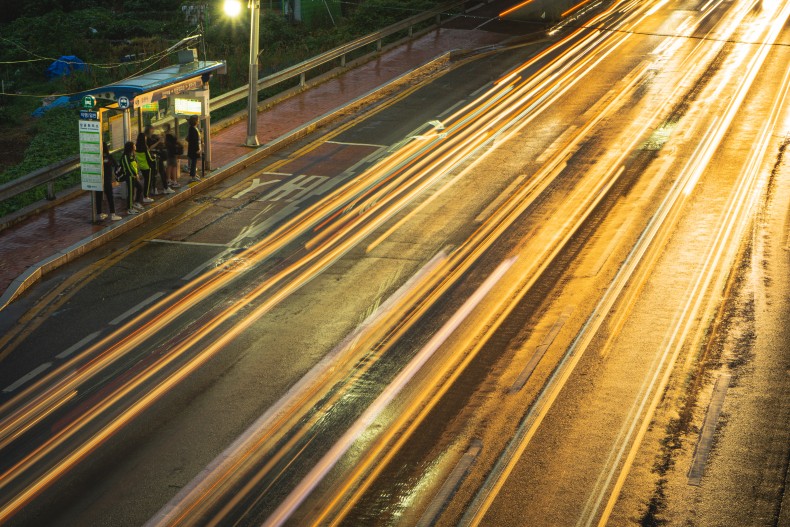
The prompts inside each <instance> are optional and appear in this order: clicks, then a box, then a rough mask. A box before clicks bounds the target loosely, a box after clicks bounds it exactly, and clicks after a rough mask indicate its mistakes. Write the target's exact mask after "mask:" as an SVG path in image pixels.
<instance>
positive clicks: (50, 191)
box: [47, 180, 55, 201]
mask: <svg viewBox="0 0 790 527" xmlns="http://www.w3.org/2000/svg"><path fill="white" fill-rule="evenodd" d="M47 199H48V200H49V201H53V200H54V199H55V181H54V180H53V181H50V182H49V183H47Z"/></svg>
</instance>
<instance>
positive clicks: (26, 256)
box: [0, 28, 512, 311]
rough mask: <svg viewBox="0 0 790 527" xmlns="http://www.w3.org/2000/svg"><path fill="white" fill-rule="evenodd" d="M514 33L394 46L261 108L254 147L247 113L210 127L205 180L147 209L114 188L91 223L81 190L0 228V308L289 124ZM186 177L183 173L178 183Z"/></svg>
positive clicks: (245, 160)
mask: <svg viewBox="0 0 790 527" xmlns="http://www.w3.org/2000/svg"><path fill="white" fill-rule="evenodd" d="M511 36H512V35H508V34H504V33H489V32H485V31H480V30H465V29H446V28H441V29H437V30H434V31H432V32H430V33H428V34H426V35H424V36H422V37H420V38H417V39H415V40H412V41H410V42H408V43H405V44H402V45H400V46H398V47H396V48H393V49H391V50H390V51H388V52H386V53H383V54H382V55H381V56H380V57H379V58H377V59H375V60H372V61H370V62H367V63H365V64H363V65H361V66H358V67H356V68H354V69H351V70H349V71H347V72H345V73H343V74H342V75H340V76H338V77H335V78H333V79H331V80H328V81H326V82H324V83H322V84H319V85H317V86H315V87H313V88H310V89H308V90H306V91H304V92H302V93H300V94H298V95H296V96H293V97H291V98H289V99H286V100H284V101H282V102H279V103H277V104H275V105H274V106H271V107H270V108H267V109H266V110H263V111H261V112H259V113H258V139H259V141H260V143H261V144H262V145H263V146H262V147H261V148H258V149H250V148H248V147H245V146H244V145H243V143H244V140H245V139H246V137H247V123H246V120H242V121H240V122H237V123H235V124H233V125H231V126H229V127H227V128H223V129H222V130H219V131H217V132H214V133H212V137H211V140H212V156H213V159H212V164H213V166H214V167H215V168H217V170H214V171H213V172H212V173H211V174H209V173H206V180H205V181H203V182H201V183H199V184H197V185H194V184H192V185H190V186H189V187H186V186H184V187H181V188H180V189H178V192H176V193H175V194H171V195H165V196H162V195H160V196H156V198H155V203H152V204H151V206H150V207H149V209H148V210H147V211H146V212H145V213H144V214H141V215H138V216H130V217H126V216H125V207H124V206H123V205H121V195H122V194H123V192H125V190H121V187H118V188H117V189H116V192H115V197H116V200H115V201H116V211H117V212H118V214H120V215H121V216H124V218H123V220H121V221H117V222H111V221H109V220H106V221H105V222H101V223H98V224H92V223H91V222H90V218H91V212H90V203H91V200H90V195H89V194H88V193H85V194H84V195H80V196H79V197H77V198H75V199H73V200H71V201H68V202H66V203H63V204H60V205H58V206H56V207H54V208H52V209H49V210H46V211H44V212H42V213H41V214H39V215H36V216H33V217H31V218H28V219H27V220H25V221H23V222H21V223H19V224H16V225H14V226H12V227H9V228H7V229H4V230H2V231H0V311H1V310H2V309H3V308H4V307H5V306H6V305H7V304H8V303H10V302H11V301H12V300H13V299H14V298H15V297H16V296H17V295H19V294H21V293H22V292H23V291H24V290H26V289H27V288H28V287H30V286H31V285H33V284H34V283H36V282H37V281H38V280H39V279H40V278H41V277H42V276H43V275H44V274H46V273H48V272H50V271H52V270H54V269H56V268H57V267H60V266H61V265H64V264H66V263H68V262H70V261H72V260H74V259H75V258H77V257H79V256H81V255H82V254H85V253H86V252H87V251H89V250H91V249H93V248H95V247H98V246H100V245H102V244H103V243H106V242H107V241H109V240H111V239H113V238H115V237H116V236H119V235H120V234H122V233H123V232H126V231H128V230H131V229H132V228H134V227H136V226H138V225H140V224H142V223H144V222H145V221H146V220H147V219H148V218H150V217H151V216H152V215H153V214H156V213H157V211H160V212H161V211H163V210H166V209H168V208H170V207H172V206H175V205H176V204H178V203H180V202H182V201H184V200H185V199H189V198H190V197H191V196H192V195H194V194H197V193H198V192H200V191H201V190H203V189H205V188H207V187H208V186H210V185H211V184H212V183H213V181H218V180H220V179H222V176H223V175H224V176H225V177H227V175H229V174H230V173H233V172H236V171H237V170H238V166H239V165H240V164H243V165H247V164H250V163H252V162H254V161H257V159H259V158H262V157H264V156H265V155H266V153H267V152H270V151H273V150H274V149H275V148H276V147H277V145H278V144H280V143H282V142H283V141H284V140H285V138H286V137H287V136H288V135H289V133H291V132H292V131H294V130H298V129H305V127H309V126H310V125H311V124H312V125H315V124H317V123H318V122H319V121H321V120H323V121H328V120H330V119H331V117H332V115H333V114H334V113H336V112H338V111H339V110H340V109H342V108H343V107H345V106H346V105H348V104H350V103H353V102H355V101H357V102H361V101H364V99H363V98H364V97H365V96H366V95H367V94H370V93H371V92H374V91H375V90H377V89H378V88H381V87H383V86H385V85H387V84H389V83H392V82H393V81H396V80H397V79H398V78H400V77H402V76H404V75H407V74H408V73H409V72H411V71H412V70H414V69H415V68H419V67H420V66H423V65H425V64H427V63H429V62H431V61H433V60H434V59H437V58H438V57H440V56H442V55H444V54H446V53H447V52H449V51H451V50H472V49H476V48H480V47H485V46H491V45H495V44H500V43H502V42H504V41H505V40H507V39H508V38H510V37H511ZM212 180H213V181H212ZM184 181H186V178H185V177H183V175H182V177H181V182H182V183H183V182H184ZM104 208H105V209H106V203H105V204H104ZM105 212H107V211H106V210H105Z"/></svg>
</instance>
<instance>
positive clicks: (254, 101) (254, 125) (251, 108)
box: [223, 0, 261, 146]
mask: <svg viewBox="0 0 790 527" xmlns="http://www.w3.org/2000/svg"><path fill="white" fill-rule="evenodd" d="M248 5H249V8H250V75H249V81H250V82H249V92H248V94H247V141H246V142H245V143H244V144H246V145H247V146H259V145H260V143H259V142H258V35H259V28H260V24H259V22H260V20H259V18H258V12H259V10H260V6H261V2H260V0H249V4H248ZM223 8H224V10H225V14H227V15H228V16H231V17H236V16H239V14H240V13H241V2H240V1H239V0H225V4H224V5H223Z"/></svg>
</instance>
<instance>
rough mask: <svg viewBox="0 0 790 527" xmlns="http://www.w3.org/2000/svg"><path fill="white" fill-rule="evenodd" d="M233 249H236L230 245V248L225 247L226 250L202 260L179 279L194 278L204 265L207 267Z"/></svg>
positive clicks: (186, 280) (187, 279)
mask: <svg viewBox="0 0 790 527" xmlns="http://www.w3.org/2000/svg"><path fill="white" fill-rule="evenodd" d="M235 250H236V249H235V248H233V247H231V248H229V249H226V250H224V251H222V252H221V253H219V254H218V255H216V256H214V257H212V258H209V259H208V260H206V261H205V262H203V263H202V264H200V265H198V266H197V267H195V268H194V269H193V270H192V271H191V272H190V273H189V274H186V275H184V276H182V277H181V280H183V281H185V282H188V281H189V280H192V279H193V278H195V277H196V276H197V275H199V274H200V273H201V272H203V269H205V268H206V267H208V266H209V265H213V264H214V262H216V261H217V260H219V259H220V258H224V257H225V256H227V255H228V254H229V253H232V252H233V251H235Z"/></svg>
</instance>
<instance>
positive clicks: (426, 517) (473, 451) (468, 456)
mask: <svg viewBox="0 0 790 527" xmlns="http://www.w3.org/2000/svg"><path fill="white" fill-rule="evenodd" d="M482 449H483V442H482V441H480V440H479V439H473V440H472V443H471V444H470V445H469V448H468V449H467V450H466V453H465V454H464V455H463V456H461V459H460V460H458V464H457V465H455V468H454V469H453V471H452V472H450V475H449V476H447V479H446V480H444V483H443V484H442V487H441V488H440V489H439V493H438V494H436V497H435V498H434V499H433V501H431V503H430V505H428V508H427V509H425V512H424V513H423V514H422V517H421V518H420V521H419V522H417V527H429V526H431V525H433V524H434V522H435V521H436V518H438V517H439V514H440V513H441V512H442V510H443V509H444V506H445V505H447V504H448V503H449V502H450V498H451V497H452V496H453V494H455V491H456V490H458V486H459V485H460V484H461V482H462V481H463V480H464V479H465V478H466V475H467V474H468V472H469V468H470V467H471V466H472V463H474V462H475V460H476V459H477V456H478V455H479V454H480V451H481V450H482Z"/></svg>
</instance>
